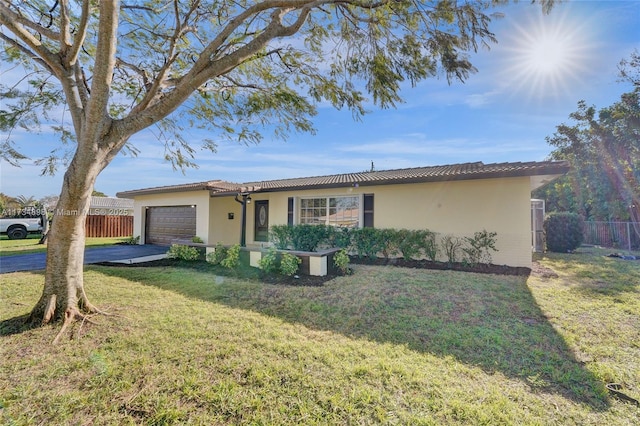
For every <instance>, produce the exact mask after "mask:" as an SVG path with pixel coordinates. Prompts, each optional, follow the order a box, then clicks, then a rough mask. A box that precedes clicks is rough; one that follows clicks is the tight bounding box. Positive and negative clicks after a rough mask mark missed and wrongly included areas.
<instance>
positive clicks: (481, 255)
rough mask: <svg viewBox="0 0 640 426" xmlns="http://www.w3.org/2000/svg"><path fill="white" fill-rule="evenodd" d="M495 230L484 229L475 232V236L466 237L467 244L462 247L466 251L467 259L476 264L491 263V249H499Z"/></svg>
mask: <svg viewBox="0 0 640 426" xmlns="http://www.w3.org/2000/svg"><path fill="white" fill-rule="evenodd" d="M497 235H498V234H497V233H495V232H488V231H486V230H482V231H479V232H476V233H474V234H473V237H464V240H465V241H466V243H467V245H466V247H463V248H462V251H464V253H465V261H466V262H468V263H470V264H472V265H476V264H478V263H486V264H490V263H491V253H490V252H489V251H490V250H491V251H498V249H497V248H496V236H497Z"/></svg>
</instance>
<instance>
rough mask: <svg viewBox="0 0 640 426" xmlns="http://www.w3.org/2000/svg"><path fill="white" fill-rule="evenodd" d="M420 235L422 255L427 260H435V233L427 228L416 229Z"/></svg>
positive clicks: (436, 248)
mask: <svg viewBox="0 0 640 426" xmlns="http://www.w3.org/2000/svg"><path fill="white" fill-rule="evenodd" d="M417 232H418V233H419V234H418V235H420V238H419V240H420V241H421V247H420V248H421V249H422V252H423V253H424V256H425V257H426V258H427V259H429V260H436V258H437V257H438V243H436V233H435V232H431V231H429V230H428V229H425V230H423V231H417Z"/></svg>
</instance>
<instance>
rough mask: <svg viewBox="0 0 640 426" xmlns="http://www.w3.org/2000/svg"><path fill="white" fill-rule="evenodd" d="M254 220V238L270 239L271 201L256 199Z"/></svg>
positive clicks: (256, 239)
mask: <svg viewBox="0 0 640 426" xmlns="http://www.w3.org/2000/svg"><path fill="white" fill-rule="evenodd" d="M255 206H256V207H255V220H254V222H253V223H254V240H255V241H264V242H266V241H269V201H268V200H261V201H256V204H255Z"/></svg>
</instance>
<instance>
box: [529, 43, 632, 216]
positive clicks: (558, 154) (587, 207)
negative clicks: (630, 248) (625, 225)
mask: <svg viewBox="0 0 640 426" xmlns="http://www.w3.org/2000/svg"><path fill="white" fill-rule="evenodd" d="M637 56H638V55H637V54H635V55H632V59H631V60H630V61H629V62H627V61H623V64H626V65H627V67H628V66H631V65H633V64H635V66H636V67H638V66H640V65H639V64H640V59H638V58H640V56H638V57H637ZM636 73H637V74H640V70H638V71H636ZM633 75H634V74H633V70H629V69H626V70H625V72H624V73H622V76H623V77H624V76H626V78H627V79H629V80H630V81H631V82H632V83H633V82H634V81H635V80H634V77H633ZM569 117H570V119H571V120H572V121H573V123H571V124H561V125H559V126H557V128H556V132H555V133H554V134H553V135H552V136H551V137H548V138H547V142H548V143H549V144H550V145H552V146H554V147H555V150H554V151H553V152H552V154H551V157H552V158H553V159H558V160H568V161H569V162H570V163H571V166H572V170H571V171H570V172H569V174H568V175H567V176H566V177H564V178H563V179H561V180H558V181H557V182H555V183H554V184H553V185H551V186H549V187H547V188H543V189H541V190H539V191H538V192H537V193H536V194H534V196H535V197H537V198H545V199H546V200H547V206H548V207H547V210H549V211H572V212H575V213H579V214H581V215H582V216H583V217H584V218H585V219H587V220H622V221H626V220H631V221H640V211H639V210H638V209H637V208H634V207H633V206H634V205H635V206H638V205H639V204H640V202H639V201H640V87H639V86H637V85H634V90H633V91H632V92H628V93H623V94H622V95H621V97H620V100H619V101H618V102H616V103H614V104H613V105H611V106H609V107H606V108H601V109H597V108H596V107H595V106H590V105H587V103H586V102H585V101H580V102H579V103H578V109H577V111H575V112H573V113H571V114H570V116H569Z"/></svg>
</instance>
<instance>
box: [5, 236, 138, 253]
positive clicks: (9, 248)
mask: <svg viewBox="0 0 640 426" xmlns="http://www.w3.org/2000/svg"><path fill="white" fill-rule="evenodd" d="M126 240H128V238H127V237H122V238H87V239H86V240H85V244H86V246H87V247H100V246H110V245H113V244H115V243H119V242H123V241H126ZM38 241H40V235H35V234H31V235H28V236H27V238H25V239H24V240H10V239H8V238H7V236H6V235H3V236H2V237H1V238H0V257H2V256H13V255H16V254H29V253H40V252H45V251H47V246H46V245H43V244H38Z"/></svg>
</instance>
